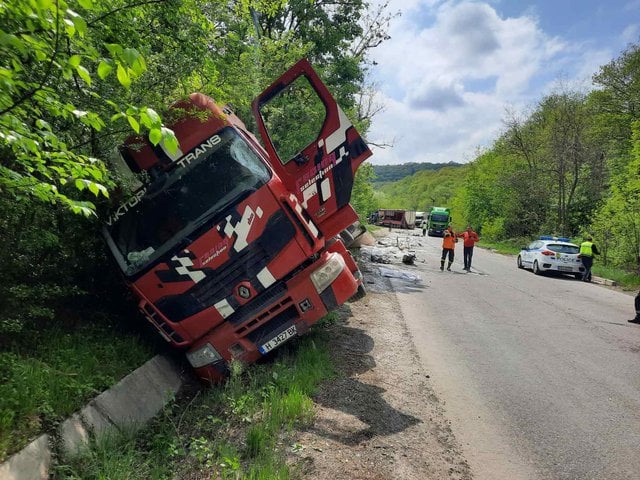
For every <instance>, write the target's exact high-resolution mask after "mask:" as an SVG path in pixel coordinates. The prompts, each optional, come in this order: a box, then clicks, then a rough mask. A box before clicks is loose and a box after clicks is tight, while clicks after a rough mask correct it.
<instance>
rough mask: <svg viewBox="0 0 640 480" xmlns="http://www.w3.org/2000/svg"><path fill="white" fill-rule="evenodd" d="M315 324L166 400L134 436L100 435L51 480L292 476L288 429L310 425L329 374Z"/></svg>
mask: <svg viewBox="0 0 640 480" xmlns="http://www.w3.org/2000/svg"><path fill="white" fill-rule="evenodd" d="M314 330H315V331H314V332H311V333H309V334H308V335H306V336H305V337H303V338H300V339H298V340H294V341H291V342H289V343H288V344H287V345H285V346H283V347H282V348H280V349H278V351H277V352H275V355H274V358H273V359H272V361H271V362H268V363H263V364H260V365H254V366H253V367H252V368H251V369H248V370H247V371H246V372H242V369H237V370H235V371H234V372H233V373H232V376H231V378H230V379H229V381H228V382H227V383H226V384H224V385H221V386H217V387H211V388H209V389H207V390H204V391H202V392H199V393H198V394H196V395H195V396H191V397H190V398H185V399H183V400H182V402H181V403H174V404H172V405H170V406H169V407H167V409H166V410H165V411H164V415H163V416H161V417H160V418H158V419H156V421H155V422H154V423H153V424H152V425H150V426H149V427H148V428H147V429H146V430H145V431H144V432H142V435H141V436H139V438H138V440H137V441H135V442H134V441H133V439H132V437H130V436H129V435H127V434H126V433H125V435H121V436H110V437H107V438H106V439H101V440H99V441H98V442H96V443H95V444H94V445H92V447H91V449H90V450H89V451H86V452H84V453H83V454H82V455H80V456H79V457H76V458H72V459H67V463H66V465H64V466H63V467H61V468H59V469H58V474H57V475H56V478H59V479H80V478H82V479H84V478H87V479H100V478H127V479H132V480H133V479H140V480H142V479H144V480H146V479H148V478H157V479H160V478H191V477H192V476H194V475H198V476H202V475H204V476H206V477H207V478H221V479H230V480H231V479H233V480H240V479H242V480H250V479H256V480H257V479H264V480H275V479H281V480H286V479H289V478H291V477H292V476H293V475H292V474H291V473H290V471H289V467H288V466H287V463H286V455H287V452H286V451H285V450H284V449H285V448H288V445H289V444H290V443H291V440H290V437H289V433H290V430H291V429H292V428H294V427H305V426H307V425H309V422H310V421H311V420H312V418H313V401H312V400H311V395H312V394H313V393H314V392H315V390H316V388H317V387H318V385H319V383H320V382H321V381H323V380H325V379H327V378H331V377H332V376H333V375H334V370H333V365H332V363H331V358H330V356H329V353H328V351H327V348H326V337H325V335H324V333H323V332H322V330H320V329H317V328H316V329H314ZM107 448H111V449H112V458H108V457H107V456H106V455H105V453H106V449H107Z"/></svg>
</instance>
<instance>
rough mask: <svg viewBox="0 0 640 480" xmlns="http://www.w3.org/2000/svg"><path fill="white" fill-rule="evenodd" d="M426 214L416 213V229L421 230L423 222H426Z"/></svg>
mask: <svg viewBox="0 0 640 480" xmlns="http://www.w3.org/2000/svg"><path fill="white" fill-rule="evenodd" d="M424 214H425V212H416V223H415V225H416V228H420V226H421V225H422V222H423V221H424V220H425V218H424Z"/></svg>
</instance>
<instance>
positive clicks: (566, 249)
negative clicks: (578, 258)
mask: <svg viewBox="0 0 640 480" xmlns="http://www.w3.org/2000/svg"><path fill="white" fill-rule="evenodd" d="M546 248H548V249H549V250H551V251H552V252H556V253H571V254H574V255H576V254H578V253H580V248H579V247H578V246H577V245H563V244H561V243H550V244H548V245H547V247H546Z"/></svg>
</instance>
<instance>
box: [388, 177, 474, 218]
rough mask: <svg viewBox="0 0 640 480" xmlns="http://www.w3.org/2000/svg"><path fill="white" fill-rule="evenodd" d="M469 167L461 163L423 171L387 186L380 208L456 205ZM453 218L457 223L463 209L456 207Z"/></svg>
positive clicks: (417, 208)
mask: <svg viewBox="0 0 640 480" xmlns="http://www.w3.org/2000/svg"><path fill="white" fill-rule="evenodd" d="M467 170H468V167H467V166H461V167H444V168H441V169H439V170H435V171H433V170H423V171H419V172H417V173H416V174H414V175H413V176H411V177H406V178H404V179H402V180H400V181H398V182H395V183H390V184H387V185H385V186H383V187H382V188H381V189H380V191H379V192H380V193H379V194H378V195H377V198H376V200H377V202H378V204H379V205H380V208H401V209H402V208H404V209H408V210H417V211H427V210H429V208H430V207H433V206H437V207H452V206H453V205H452V204H453V200H454V196H455V194H456V191H457V190H458V188H459V187H460V186H462V185H463V183H464V181H465V176H466V173H467ZM452 217H453V223H454V225H456V226H457V225H458V222H459V221H460V220H461V218H462V217H461V212H460V211H457V210H455V209H454V210H452Z"/></svg>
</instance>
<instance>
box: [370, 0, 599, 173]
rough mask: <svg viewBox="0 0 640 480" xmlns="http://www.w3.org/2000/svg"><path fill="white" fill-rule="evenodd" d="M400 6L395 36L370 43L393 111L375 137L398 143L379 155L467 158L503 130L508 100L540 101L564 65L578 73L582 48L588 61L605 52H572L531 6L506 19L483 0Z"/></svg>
mask: <svg viewBox="0 0 640 480" xmlns="http://www.w3.org/2000/svg"><path fill="white" fill-rule="evenodd" d="M394 5H395V8H396V9H400V10H402V12H403V14H402V16H401V17H400V18H399V19H397V20H396V22H395V23H394V24H393V25H392V28H391V30H390V32H389V33H390V35H391V40H390V41H388V42H386V43H384V44H382V45H381V46H380V47H378V48H377V49H375V50H374V51H373V52H372V54H373V55H372V56H373V59H374V60H375V61H376V62H377V63H378V66H377V67H376V70H375V71H374V72H373V75H374V78H375V80H376V81H377V82H378V84H379V85H380V89H381V97H380V98H381V100H382V101H383V103H384V105H385V106H386V110H385V112H384V113H381V114H379V115H378V116H376V117H375V118H374V121H373V125H372V127H371V130H370V134H369V138H370V140H371V141H372V142H374V143H381V142H385V141H386V142H389V141H391V140H394V142H395V144H394V147H393V148H391V149H386V150H380V149H376V150H375V151H374V157H373V158H372V161H373V163H376V164H383V163H405V162H410V161H414V162H448V161H456V162H466V161H469V160H471V159H472V158H473V155H474V152H475V151H476V149H477V147H479V146H486V145H487V144H489V143H490V142H491V141H493V140H494V139H495V138H496V136H497V134H498V133H499V131H500V129H501V126H502V118H503V116H504V108H505V105H507V104H509V105H514V106H515V107H516V108H522V107H524V106H525V105H528V104H530V103H531V102H533V101H535V100H538V99H539V98H540V95H541V89H542V88H544V87H545V86H546V85H548V84H549V83H550V82H551V81H552V80H553V78H554V77H555V76H556V75H558V72H557V71H556V70H557V69H560V71H562V69H565V70H571V72H570V73H571V74H572V75H573V73H574V71H575V68H577V67H576V65H578V63H577V62H578V59H577V57H581V58H582V59H588V60H589V62H588V64H589V66H590V68H591V66H593V65H594V63H593V62H596V61H601V59H602V55H591V56H589V55H587V53H588V52H584V51H582V52H574V55H575V56H576V58H573V57H568V55H569V53H568V52H570V51H571V48H570V47H571V46H570V45H568V44H567V43H566V42H565V41H563V40H562V39H560V38H555V37H550V36H548V35H546V34H545V33H544V32H543V31H542V30H541V28H540V26H539V24H538V20H537V17H536V16H535V15H534V14H533V13H532V11H531V10H529V11H528V13H527V14H524V15H522V16H520V17H514V18H502V17H501V16H500V15H498V13H497V12H496V10H495V9H494V8H493V7H492V6H491V5H490V4H489V3H484V2H477V1H444V2H442V1H440V2H438V1H430V2H426V1H420V0H412V1H411V2H407V1H404V0H403V1H400V0H393V1H392V2H391V10H392V11H393V10H394ZM608 58H611V57H608ZM600 64H602V63H599V64H598V65H600ZM596 66H597V65H596ZM593 71H594V70H591V71H590V72H589V76H590V74H592V73H593ZM550 72H553V73H550Z"/></svg>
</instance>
